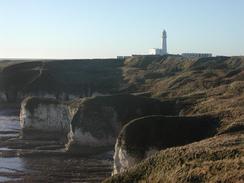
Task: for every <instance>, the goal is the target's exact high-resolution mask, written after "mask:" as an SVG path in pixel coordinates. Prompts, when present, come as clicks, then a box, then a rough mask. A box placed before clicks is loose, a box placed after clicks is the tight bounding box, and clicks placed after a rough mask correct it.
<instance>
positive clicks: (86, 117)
mask: <svg viewBox="0 0 244 183" xmlns="http://www.w3.org/2000/svg"><path fill="white" fill-rule="evenodd" d="M175 108H176V107H175V103H174V102H172V101H166V102H160V101H158V100H155V99H150V98H144V97H139V96H133V95H114V96H97V97H93V98H87V99H85V100H82V101H81V102H80V104H79V109H78V112H77V113H76V114H75V115H74V118H73V120H72V122H71V125H72V129H71V131H70V133H69V143H68V144H67V148H70V146H72V145H75V146H77V145H78V146H90V147H104V146H114V144H115V142H116V138H117V136H118V134H119V132H120V130H121V128H122V126H123V125H124V124H126V123H127V122H128V121H130V120H132V119H135V118H138V117H142V116H144V115H153V114H155V115H156V114H171V115H175V114H177V113H178V111H177V110H176V109H175Z"/></svg>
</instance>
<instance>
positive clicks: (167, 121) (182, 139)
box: [113, 115, 218, 175]
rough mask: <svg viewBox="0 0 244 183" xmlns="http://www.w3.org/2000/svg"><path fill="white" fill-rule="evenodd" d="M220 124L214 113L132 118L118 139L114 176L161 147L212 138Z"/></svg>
mask: <svg viewBox="0 0 244 183" xmlns="http://www.w3.org/2000/svg"><path fill="white" fill-rule="evenodd" d="M217 126H218V121H217V119H216V118H214V117H211V116H194V117H169V116H160V115H156V116H155V115H154V116H147V117H143V118H139V119H136V120H133V121H131V122H129V123H128V124H127V125H125V126H124V127H123V129H122V130H121V132H120V135H119V137H118V139H117V142H116V145H115V153H114V170H113V175H115V174H118V173H122V172H124V171H125V170H127V169H129V168H131V167H132V166H134V165H136V164H138V163H139V162H141V161H142V160H143V159H146V158H148V157H150V156H152V155H154V154H155V153H156V152H158V151H159V150H162V149H166V148H169V147H174V146H181V145H185V144H188V143H192V142H195V141H199V140H202V139H204V138H207V137H211V136H213V135H214V134H215V133H216V128H217ZM135 134H136V135H135Z"/></svg>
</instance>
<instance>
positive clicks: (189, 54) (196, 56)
mask: <svg viewBox="0 0 244 183" xmlns="http://www.w3.org/2000/svg"><path fill="white" fill-rule="evenodd" d="M181 55H182V56H183V57H186V58H204V57H212V53H182V54H181Z"/></svg>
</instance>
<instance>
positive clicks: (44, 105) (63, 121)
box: [20, 97, 72, 134]
mask: <svg viewBox="0 0 244 183" xmlns="http://www.w3.org/2000/svg"><path fill="white" fill-rule="evenodd" d="M71 119H72V115H71V113H70V109H69V107H68V105H67V104H65V103H63V102H60V101H57V100H54V99H50V98H37V97H28V98H26V99H25V100H24V101H23V102H22V104H21V110H20V125H21V127H22V129H23V131H42V132H58V133H64V134H65V133H66V134H67V133H68V132H69V131H70V121H71Z"/></svg>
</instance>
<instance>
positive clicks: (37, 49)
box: [0, 0, 244, 58]
mask: <svg viewBox="0 0 244 183" xmlns="http://www.w3.org/2000/svg"><path fill="white" fill-rule="evenodd" d="M163 29H166V30H167V33H168V51H169V53H173V54H175V53H182V52H211V53H213V54H215V55H244V0H0V58H98V57H101V58H103V57H115V56H117V55H131V54H140V53H141V54H143V53H147V52H148V49H149V48H155V47H160V44H161V43H160V34H161V31H162V30H163Z"/></svg>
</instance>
